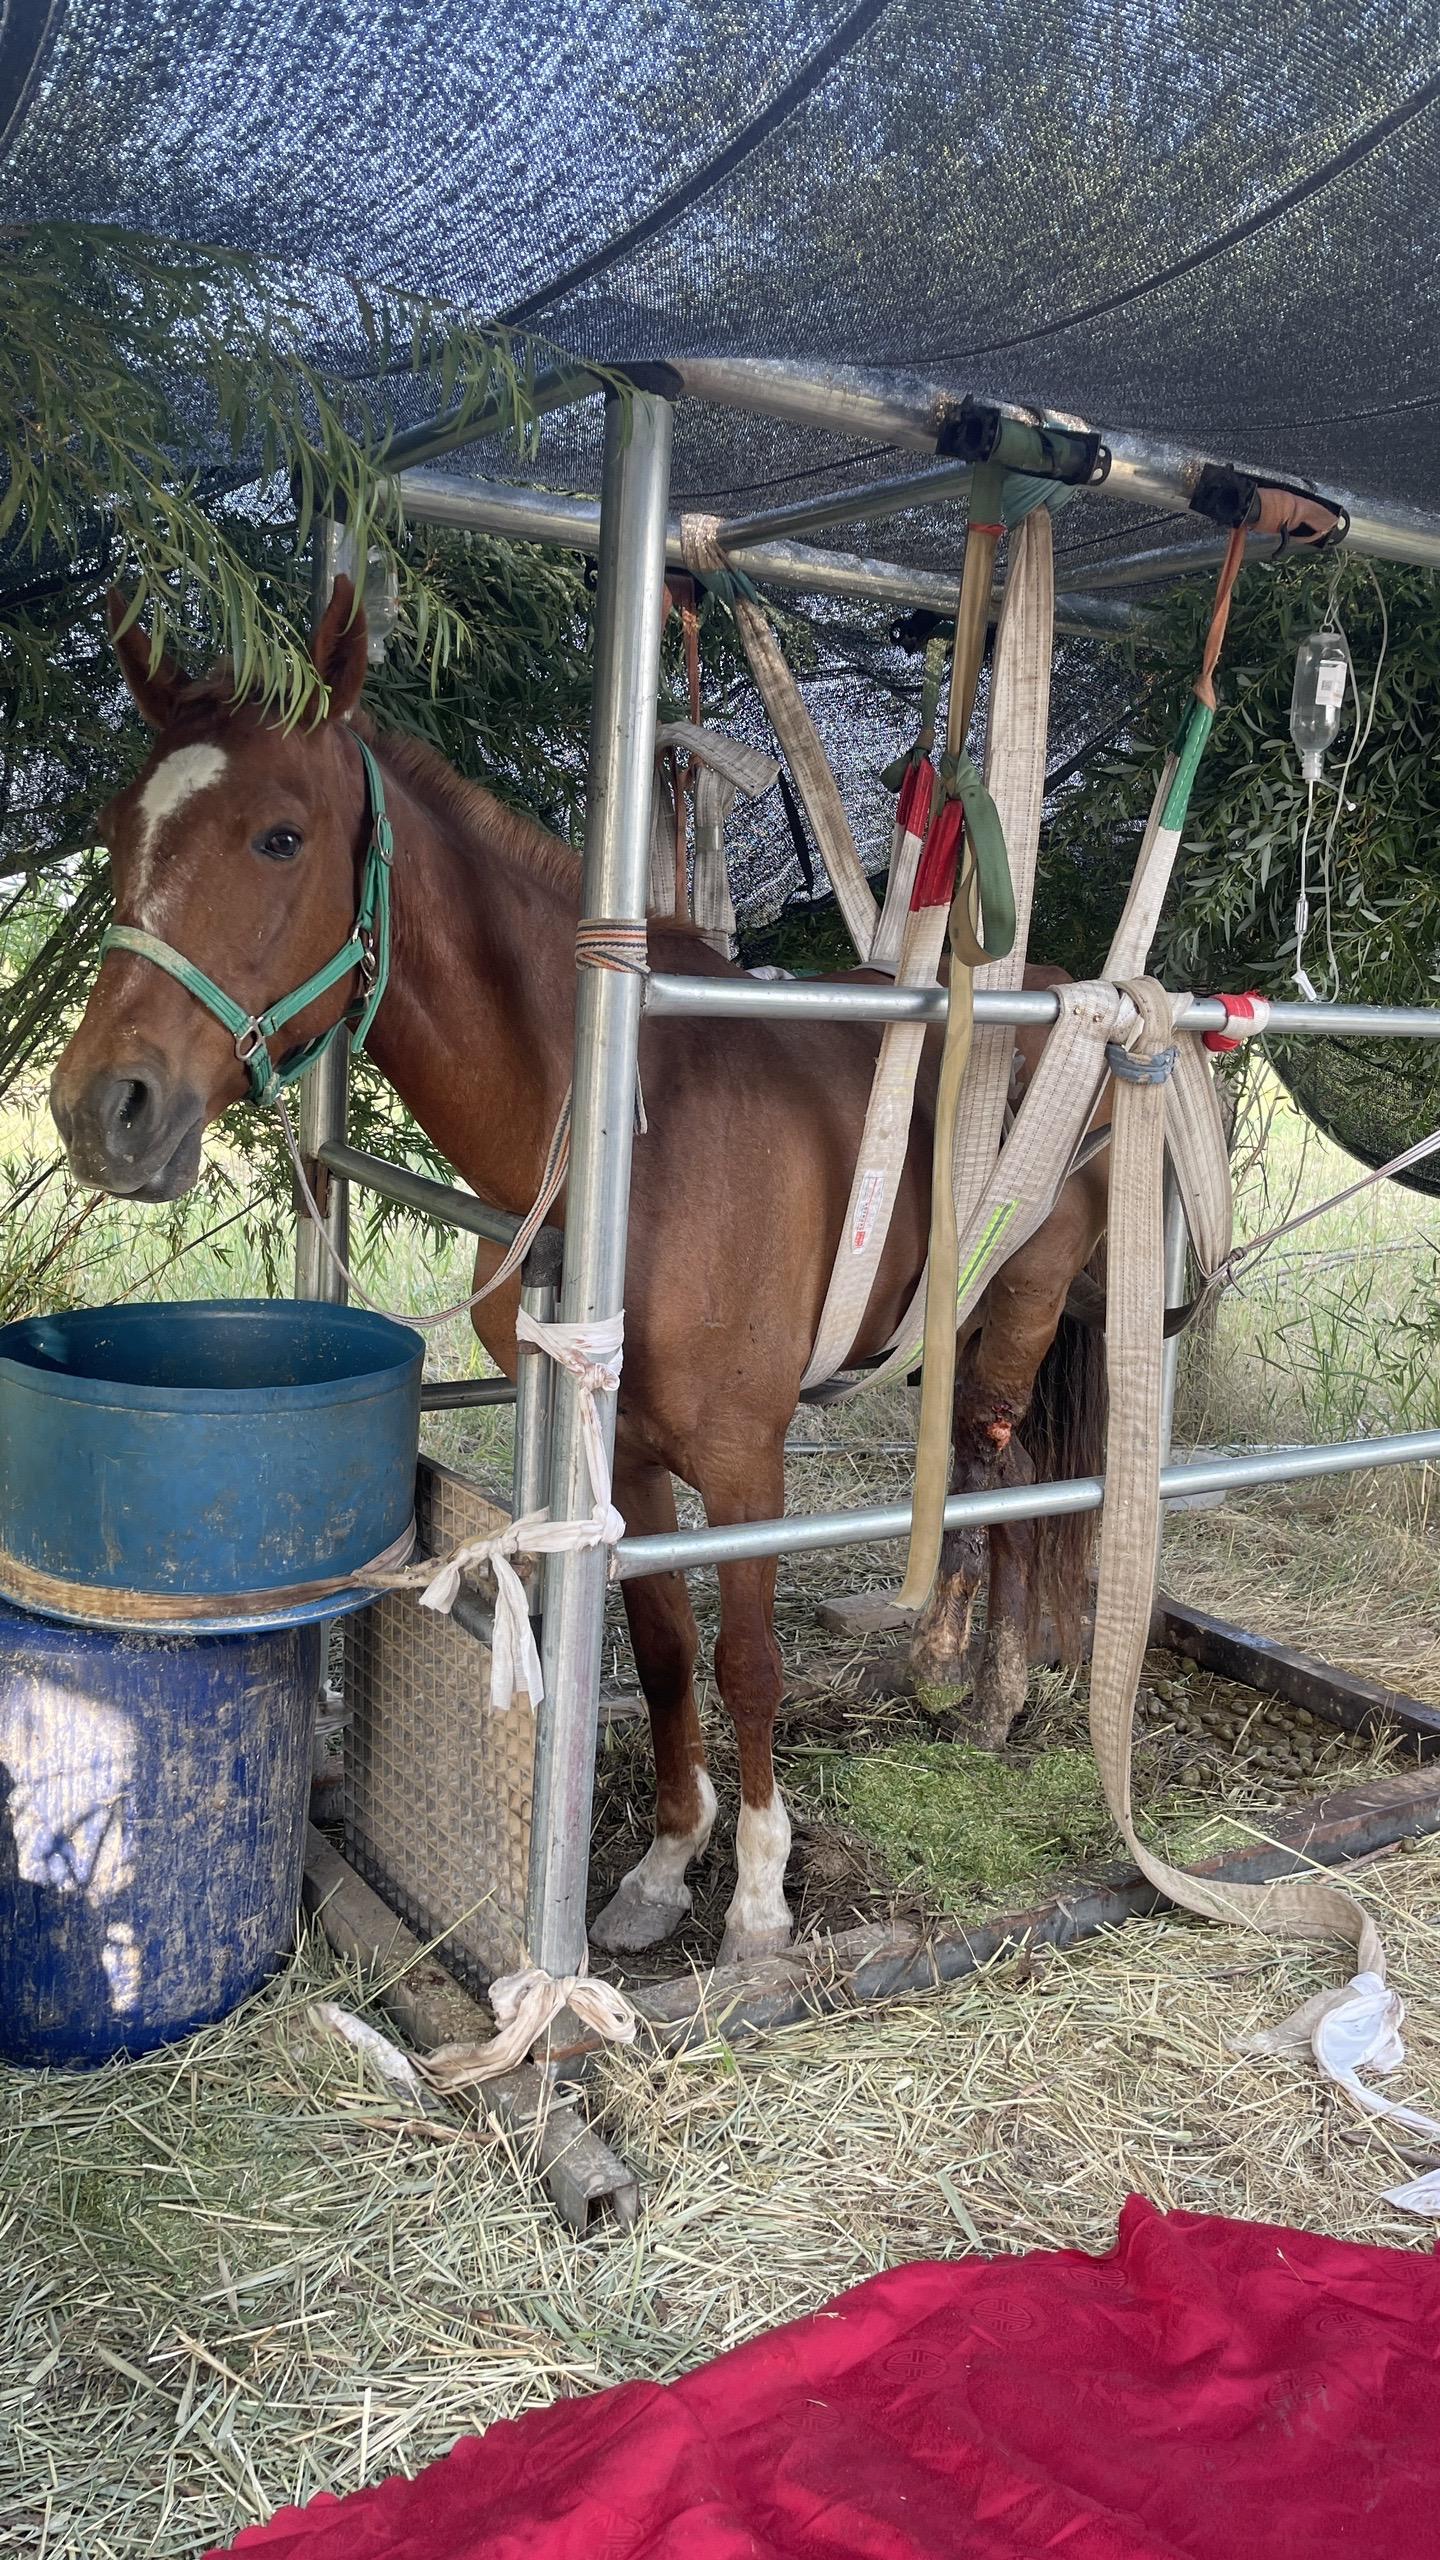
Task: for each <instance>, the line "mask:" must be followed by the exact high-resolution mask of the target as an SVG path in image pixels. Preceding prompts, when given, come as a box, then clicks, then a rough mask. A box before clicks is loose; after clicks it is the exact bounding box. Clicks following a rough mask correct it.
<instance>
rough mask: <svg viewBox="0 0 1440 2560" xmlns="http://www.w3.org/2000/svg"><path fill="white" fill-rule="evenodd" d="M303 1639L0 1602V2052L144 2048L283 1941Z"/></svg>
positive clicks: (207, 2008)
mask: <svg viewBox="0 0 1440 2560" xmlns="http://www.w3.org/2000/svg"><path fill="white" fill-rule="evenodd" d="M321 1642H322V1638H321V1631H320V1629H319V1627H318V1626H297V1627H283V1628H275V1629H271V1630H269V1631H267V1632H266V1633H263V1634H250V1635H224V1636H202V1637H187V1636H178V1637H177V1636H169V1637H148V1636H147V1637H140V1636H133V1635H125V1636H117V1635H112V1634H107V1633H105V1632H104V1631H103V1630H101V1629H98V1628H95V1629H91V1628H85V1627H71V1626H62V1625H56V1624H53V1623H51V1622H49V1621H47V1620H45V1619H43V1618H34V1617H30V1616H28V1615H26V1614H23V1613H22V1612H21V1611H20V1610H18V1609H11V1608H7V1607H5V1606H4V1605H3V1604H0V2058H3V2059H4V2060H5V2061H7V2062H19V2063H31V2064H34V2063H53V2064H56V2065H59V2066H61V2067H65V2068H72V2069H73V2068H75V2067H77V2066H84V2065H89V2064H92V2063H97V2062H104V2061H107V2060H108V2059H109V2058H110V2057H111V2056H112V2055H114V2054H117V2053H128V2054H134V2053H144V2052H145V2051H146V2050H147V2049H148V2048H149V2047H150V2046H152V2045H156V2044H163V2043H166V2042H168V2041H169V2040H170V2039H171V2038H173V2037H175V2036H182V2035H185V2034H188V2033H189V2031H190V2030H191V2029H192V2028H194V2027H198V2026H202V2025H204V2024H206V2023H207V2022H208V2021H209V2020H211V2019H213V2018H220V2017H223V2016H225V2014H226V2012H227V2011H228V2010H230V2009H233V2008H234V2007H235V2006H236V2004H237V2003H238V2002H239V2001H241V2000H243V1999H245V1998H246V1997H247V1996H248V1994H249V1993H250V1992H252V1991H253V1990H255V1989H256V1988H257V1986H258V1985H259V1984H260V1983H262V1982H263V1981H264V1980H265V1978H266V1976H267V1975H268V1974H269V1973H270V1972H271V1971H272V1970H273V1968H274V1967H275V1965H276V1964H277V1962H278V1961H279V1960H280V1959H281V1958H282V1957H283V1956H284V1955H285V1954H286V1953H287V1951H288V1949H289V1948H290V1946H291V1944H292V1942H293V1935H294V1923H295V1912H296V1906H297V1903H298V1900H299V1892H300V1872H301V1864H302V1860H303V1855H304V1842H305V1816H306V1808H307V1803H308V1796H309V1773H310V1737H311V1726H312V1722H313V1716H314V1707H315V1699H316V1695H317V1690H318V1685H319V1679H320V1648H321Z"/></svg>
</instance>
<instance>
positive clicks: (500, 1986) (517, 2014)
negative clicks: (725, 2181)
mask: <svg viewBox="0 0 1440 2560" xmlns="http://www.w3.org/2000/svg"><path fill="white" fill-rule="evenodd" d="M489 2000H490V2006H491V2009H492V2010H493V2012H494V2016H495V2024H496V2026H497V2028H498V2029H499V2033H498V2034H497V2035H494V2036H492V2037H491V2040H490V2042H489V2043H488V2044H442V2045H440V2046H439V2047H438V2048H437V2050H436V2051H435V2052H434V2053H432V2054H428V2055H427V2056H426V2057H425V2059H424V2061H422V2062H421V2064H420V2066H419V2067H420V2069H421V2070H422V2071H423V2073H424V2075H425V2078H426V2079H427V2080H428V2081H429V2083H430V2086H431V2088H432V2089H435V2090H437V2091H439V2092H441V2093H442V2094H446V2095H448V2093H449V2092H450V2091H451V2090H454V2089H473V2088H475V2087H476V2086H477V2085H478V2083H479V2082H480V2081H482V2080H494V2079H497V2078H498V2077H499V2075H500V2073H501V2072H502V2071H515V2070H518V2068H519V2066H520V2064H521V2063H522V2062H524V2061H525V2059H526V2057H527V2055H528V2054H529V2053H530V2051H531V2049H532V2047H533V2046H534V2045H536V2044H538V2043H539V2041H540V2038H541V2037H542V2036H543V2035H544V2033H545V2030H546V2028H547V2027H548V2026H549V2025H550V2024H551V2022H552V2020H553V2019H555V2018H557V2017H558V2016H559V2014H560V2012H561V2010H562V2009H573V2011H574V2013H575V2015H576V2017H577V2018H578V2019H579V2020H580V2022H581V2024H582V2026H587V2027H589V2028H590V2030H591V2032H592V2033H593V2034H595V2035H597V2036H599V2037H600V2038H601V2039H602V2040H603V2042H604V2043H606V2044H633V2043H634V2041H635V2032H636V2028H637V2027H638V2025H639V2018H638V2016H637V2013H636V2011H635V2010H634V2009H633V2008H632V2007H631V2005H630V2003H629V2001H628V2000H627V1999H626V1997H625V1994H624V1992H623V1991H617V1990H616V1988H615V1986H614V1984H613V1983H610V1982H591V1981H590V1980H589V1978H588V1976H586V1975H585V1974H577V1973H562V1974H553V1973H545V1972H543V1971H542V1970H541V1968H540V1967H539V1966H538V1965H532V1966H531V1968H530V1969H529V1971H528V1972H526V1973H506V1974H502V1975H501V1977H500V1980H499V1981H498V1982H492V1983H491V1985H490V1991H489Z"/></svg>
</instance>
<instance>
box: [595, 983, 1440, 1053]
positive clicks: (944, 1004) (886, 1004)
mask: <svg viewBox="0 0 1440 2560" xmlns="http://www.w3.org/2000/svg"><path fill="white" fill-rule="evenodd" d="M949 1006H950V997H949V991H948V989H947V988H945V987H894V986H888V987H877V986H847V985H845V984H844V983H843V982H833V981H831V980H829V979H825V978H751V977H739V978H686V977H677V976H674V975H672V974H671V973H670V972H668V971H666V970H663V969H657V970H656V971H655V972H654V973H653V975H651V976H650V977H648V978H647V979H646V981H645V1010H646V1012H647V1014H650V1015H652V1016H656V1017H659V1018H661V1019H663V1018H665V1017H667V1016H674V1015H679V1014H708V1015H710V1016H712V1017H723V1016H727V1015H728V1016H731V1017H733V1018H734V1019H735V1020H736V1021H745V1020H757V1021H758V1020H761V1019H764V1020H769V1021H779V1022H943V1021H944V1019H945V1016H946V1014H947V1012H948V1011H949ZM1059 1011H1060V1006H1059V1000H1058V998H1057V997H1056V996H1055V994H1054V993H1053V991H1052V990H1051V989H1050V988H1048V987H1021V988H1017V990H1016V992H1015V993H1014V994H1013V995H989V994H986V993H984V992H983V991H982V992H981V993H980V994H978V995H977V996H976V998H975V1019H976V1021H977V1022H1008V1023H1013V1024H1014V1025H1016V1026H1017V1027H1018V1026H1019V1025H1021V1024H1024V1023H1040V1022H1054V1021H1055V1020H1056V1018H1057V1016H1058V1014H1059ZM1227 1019H1228V1017H1227V1015H1226V1012H1225V1007H1224V1005H1223V1004H1222V1003H1221V1001H1220V998H1219V997H1218V996H1196V997H1193V998H1192V1000H1191V1002H1190V1003H1189V1004H1187V1005H1186V1007H1185V1010H1184V1012H1183V1013H1181V1014H1180V1015H1178V1016H1177V1021H1178V1024H1179V1027H1180V1028H1181V1029H1182V1030H1184V1031H1223V1030H1224V1029H1225V1026H1226V1021H1227ZM1268 1029H1269V1031H1270V1032H1272V1033H1273V1034H1274V1035H1275V1036H1276V1037H1277V1038H1279V1037H1281V1036H1282V1035H1283V1036H1284V1037H1285V1038H1287V1039H1288V1037H1289V1036H1290V1034H1291V1033H1292V1032H1296V1031H1298V1032H1301V1033H1304V1034H1306V1035H1312V1036H1318V1035H1320V1034H1324V1035H1325V1036H1326V1037H1328V1038H1331V1039H1340V1040H1440V1007H1437V1008H1435V1009H1434V1010H1433V1011H1432V1010H1430V1009H1428V1008H1426V1007H1422V1006H1420V1005H1402V1004H1272V1006H1271V1007H1270V1020H1269V1025H1268Z"/></svg>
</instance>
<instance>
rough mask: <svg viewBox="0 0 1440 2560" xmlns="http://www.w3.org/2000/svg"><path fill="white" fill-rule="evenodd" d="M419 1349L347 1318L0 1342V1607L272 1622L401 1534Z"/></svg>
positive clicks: (154, 1320) (330, 1599) (275, 1312)
mask: <svg viewBox="0 0 1440 2560" xmlns="http://www.w3.org/2000/svg"><path fill="white" fill-rule="evenodd" d="M423 1357H424V1346H423V1344H422V1342H421V1340H420V1337H419V1335H418V1334H415V1333H412V1332H411V1331H410V1329H409V1327H408V1326H405V1325H400V1324H393V1323H391V1321H390V1320H389V1318H388V1317H385V1316H377V1315H371V1314H370V1313H369V1312H368V1311H367V1310H366V1309H364V1308H362V1307H328V1306H319V1305H315V1304H309V1303H304V1302H301V1303H296V1302H291V1301H286V1300H284V1299H265V1298H261V1299H246V1298H240V1299H219V1300H215V1301H211V1302H208V1303H206V1302H196V1303H191V1304H179V1305H170V1306H124V1307H99V1308H81V1309H78V1310H76V1311H74V1312H73V1313H70V1314H65V1315H54V1316H30V1317H27V1318H26V1319H25V1320H24V1321H23V1322H22V1323H19V1324H10V1325H5V1326H3V1327H0V1595H3V1596H4V1597H5V1598H6V1599H9V1600H13V1601H15V1602H16V1603H18V1604H19V1606H20V1607H22V1608H25V1609H36V1610H41V1611H43V1612H45V1613H46V1614H47V1615H50V1616H57V1617H64V1618H69V1619H73V1620H76V1621H79V1622H81V1623H83V1624H86V1625H91V1626H96V1625H98V1626H106V1625H108V1626H124V1627H130V1626H139V1625H147V1624H156V1623H163V1624H164V1625H166V1626H171V1627H175V1626H182V1627H185V1628H188V1629H192V1630H204V1629H220V1628H223V1627H229V1628H236V1627H255V1626H267V1625H272V1626H273V1625H277V1624H280V1623H282V1622H284V1621H286V1620H291V1619H295V1618H298V1617H301V1616H303V1615H305V1614H307V1613H308V1614H309V1615H312V1616H317V1617H318V1616H326V1615H330V1616H333V1615H335V1614H336V1613H337V1606H339V1605H349V1606H355V1605H362V1606H363V1598H364V1596H363V1595H361V1597H360V1599H359V1600H358V1602H357V1601H356V1600H355V1599H353V1598H351V1597H350V1596H349V1595H344V1596H343V1597H342V1600H341V1602H339V1603H337V1600H336V1598H335V1596H334V1586H335V1584H336V1582H337V1581H339V1580H342V1579H343V1577H344V1576H346V1575H347V1574H350V1573H353V1572H355V1571H356V1570H357V1569H358V1568H359V1567H361V1566H364V1565H368V1564H370V1563H371V1562H373V1561H374V1559H375V1558H376V1557H378V1556H380V1555H381V1554H383V1553H384V1552H385V1551H386V1550H387V1549H388V1548H390V1547H392V1546H393V1545H394V1543H395V1541H396V1540H397V1539H400V1538H402V1537H403V1534H404V1532H405V1529H406V1527H407V1525H408V1523H409V1521H410V1519H411V1517H412V1513H413V1508H414V1498H415V1459H416V1450H417V1447H418V1442H419V1431H420V1370H421V1364H422V1361H423Z"/></svg>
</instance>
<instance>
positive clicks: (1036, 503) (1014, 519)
mask: <svg viewBox="0 0 1440 2560" xmlns="http://www.w3.org/2000/svg"><path fill="white" fill-rule="evenodd" d="M1079 495H1080V491H1079V489H1078V487H1077V486H1076V484H1075V482H1074V481H1073V480H1043V479H1041V478H1040V477H1039V476H1038V475H1037V474H1034V473H1031V472H1029V471H1007V472H1006V474H1005V479H1004V483H1003V485H1002V487H1001V491H1000V513H1001V517H1002V518H1003V520H1004V524H1005V530H1006V532H1007V533H1013V532H1014V531H1015V529H1016V527H1017V525H1020V524H1023V523H1024V521H1025V518H1026V517H1027V516H1028V515H1030V514H1031V513H1033V511H1034V509H1035V508H1036V507H1048V508H1049V510H1050V513H1051V514H1052V516H1054V515H1058V514H1059V512H1060V510H1061V508H1062V507H1068V506H1069V504H1070V501H1071V499H1072V498H1078V497H1079Z"/></svg>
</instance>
